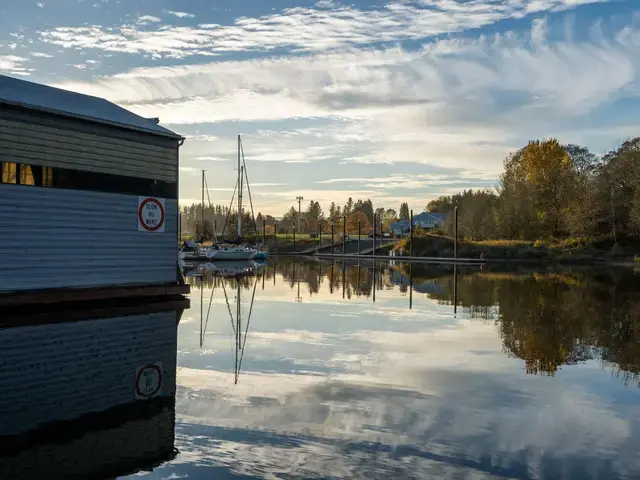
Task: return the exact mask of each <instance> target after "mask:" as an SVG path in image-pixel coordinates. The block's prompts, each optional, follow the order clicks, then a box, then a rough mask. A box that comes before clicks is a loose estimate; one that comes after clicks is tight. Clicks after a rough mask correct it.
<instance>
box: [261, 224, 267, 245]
mask: <svg viewBox="0 0 640 480" xmlns="http://www.w3.org/2000/svg"><path fill="white" fill-rule="evenodd" d="M262 245H263V248H266V246H267V223H266V221H265V219H264V218H263V219H262Z"/></svg>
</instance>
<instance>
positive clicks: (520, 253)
mask: <svg viewBox="0 0 640 480" xmlns="http://www.w3.org/2000/svg"><path fill="white" fill-rule="evenodd" d="M410 241H411V240H410V239H408V238H407V239H404V240H402V241H401V242H400V243H399V244H398V245H396V247H395V250H396V252H398V251H399V250H400V249H402V251H403V254H404V255H409V251H410V250H411V251H412V254H413V255H414V256H420V257H453V250H454V240H453V238H451V237H446V236H441V235H433V234H421V235H417V236H415V237H414V238H413V245H410ZM481 256H484V258H486V259H494V260H528V261H535V260H540V261H542V260H552V261H559V262H576V263H578V262H588V263H601V262H634V261H635V262H638V261H640V238H638V237H624V238H618V239H617V242H616V241H614V239H613V237H611V236H602V237H596V238H591V239H588V238H569V239H549V240H536V241H524V240H487V241H482V242H474V241H467V240H459V241H458V257H459V258H480V257H481Z"/></svg>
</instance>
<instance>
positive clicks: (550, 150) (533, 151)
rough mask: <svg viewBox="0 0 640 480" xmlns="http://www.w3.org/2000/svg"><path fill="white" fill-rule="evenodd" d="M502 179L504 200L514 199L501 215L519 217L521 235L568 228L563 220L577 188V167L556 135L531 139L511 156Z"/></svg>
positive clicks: (533, 235) (545, 234)
mask: <svg viewBox="0 0 640 480" xmlns="http://www.w3.org/2000/svg"><path fill="white" fill-rule="evenodd" d="M501 180H502V187H503V188H502V193H503V201H504V202H511V203H512V205H510V207H511V209H510V211H507V210H503V211H502V215H503V216H505V217H509V216H515V217H518V221H519V222H520V225H519V226H518V228H517V229H518V230H519V232H518V233H519V234H520V235H521V236H523V237H524V238H531V237H533V238H539V237H542V236H548V235H553V236H559V235H560V234H561V233H562V232H563V231H565V230H566V229H565V224H564V220H565V215H566V212H567V209H568V206H569V201H570V199H571V196H572V194H573V191H574V188H573V187H574V186H575V169H574V168H573V163H572V159H571V156H570V155H569V154H568V153H567V151H566V150H565V149H564V148H563V147H562V146H561V145H560V144H559V143H558V141H557V140H556V139H553V138H552V139H549V140H544V141H540V140H536V141H532V142H529V144H528V145H527V146H526V147H524V148H523V149H522V150H520V151H518V152H516V153H515V154H514V155H512V156H510V157H509V158H508V159H507V161H506V162H505V173H504V174H503V176H502V178H501ZM514 209H517V210H514ZM525 219H526V220H525ZM511 220H513V219H511ZM522 223H526V225H522ZM531 227H533V228H531ZM523 230H527V231H526V232H523Z"/></svg>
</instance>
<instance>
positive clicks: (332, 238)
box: [331, 219, 335, 255]
mask: <svg viewBox="0 0 640 480" xmlns="http://www.w3.org/2000/svg"><path fill="white" fill-rule="evenodd" d="M333 227H334V221H333V219H331V254H332V255H333V254H334V253H335V252H334V247H333V246H334V244H335V243H334V237H333Z"/></svg>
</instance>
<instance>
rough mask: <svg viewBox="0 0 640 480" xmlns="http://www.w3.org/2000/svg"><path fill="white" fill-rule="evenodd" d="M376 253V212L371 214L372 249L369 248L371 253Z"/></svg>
mask: <svg viewBox="0 0 640 480" xmlns="http://www.w3.org/2000/svg"><path fill="white" fill-rule="evenodd" d="M375 254H376V214H375V213H374V214H373V250H371V255H375Z"/></svg>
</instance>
